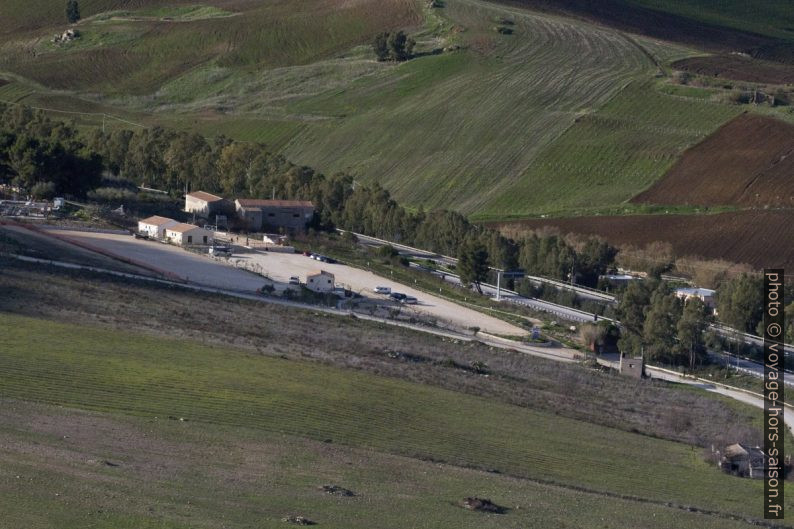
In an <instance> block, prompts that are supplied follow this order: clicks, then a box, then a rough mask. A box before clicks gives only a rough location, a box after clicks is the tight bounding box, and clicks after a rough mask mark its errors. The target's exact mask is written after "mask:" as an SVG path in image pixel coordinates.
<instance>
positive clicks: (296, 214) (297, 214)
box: [292, 213, 301, 218]
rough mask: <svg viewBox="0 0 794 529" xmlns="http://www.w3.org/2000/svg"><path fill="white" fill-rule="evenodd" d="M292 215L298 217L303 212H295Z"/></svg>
mask: <svg viewBox="0 0 794 529" xmlns="http://www.w3.org/2000/svg"><path fill="white" fill-rule="evenodd" d="M292 216H293V217H295V218H298V217H300V216H301V214H300V213H293V214H292Z"/></svg>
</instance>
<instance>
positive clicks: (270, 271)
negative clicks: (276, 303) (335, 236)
mask: <svg viewBox="0 0 794 529" xmlns="http://www.w3.org/2000/svg"><path fill="white" fill-rule="evenodd" d="M232 259H241V260H247V261H249V262H251V263H256V264H258V265H259V266H261V268H262V270H264V271H265V273H267V275H268V276H269V277H271V278H272V279H273V280H275V281H279V282H284V283H286V282H288V281H289V278H290V277H291V276H297V277H299V278H300V280H301V282H302V283H305V282H306V275H307V274H310V273H312V272H316V271H319V270H325V271H326V272H331V273H332V274H334V276H335V278H336V284H337V285H340V286H344V287H345V288H349V289H350V290H352V291H353V292H357V293H359V294H361V295H362V296H366V297H368V298H374V299H381V300H383V301H387V300H389V296H387V295H381V294H376V293H375V292H374V291H373V289H374V288H375V287H376V286H385V287H390V288H391V289H392V291H393V292H402V293H403V294H406V295H408V296H413V297H415V298H416V299H418V300H419V302H418V303H417V304H416V305H408V307H410V308H411V310H416V311H417V312H420V313H423V314H427V315H429V316H432V317H434V318H438V319H443V320H446V321H449V322H451V323H453V324H455V325H458V326H461V327H466V328H468V327H479V328H480V329H482V330H483V331H486V332H490V333H496V334H511V335H518V334H526V333H525V331H524V330H522V329H520V328H518V327H516V326H515V325H511V324H510V323H507V322H505V321H502V320H500V319H498V318H492V317H490V316H487V315H485V314H483V313H481V312H478V311H476V310H473V309H469V308H466V307H463V306H461V305H458V304H457V303H454V302H452V301H447V300H446V299H443V298H439V297H437V296H433V295H430V294H427V293H426V292H423V291H421V290H417V289H414V288H411V287H410V286H407V285H403V284H401V283H397V282H395V281H391V280H389V279H386V278H384V277H381V276H377V275H375V274H373V273H372V272H368V271H366V270H361V269H360V268H354V267H352V266H348V265H344V264H339V263H335V264H329V263H322V262H319V261H315V260H314V259H311V258H309V257H306V256H304V255H302V254H287V253H276V252H251V253H245V254H237V255H236V256H235V257H233V258H232Z"/></svg>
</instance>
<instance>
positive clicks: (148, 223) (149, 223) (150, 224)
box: [138, 215, 179, 239]
mask: <svg viewBox="0 0 794 529" xmlns="http://www.w3.org/2000/svg"><path fill="white" fill-rule="evenodd" d="M177 224H179V222H177V221H175V220H174V219H169V218H168V217H159V216H157V215H155V216H153V217H149V218H146V219H143V220H139V221H138V233H142V234H143V235H147V236H149V237H153V238H155V239H162V238H164V237H165V230H166V228H170V227H171V226H176V225H177Z"/></svg>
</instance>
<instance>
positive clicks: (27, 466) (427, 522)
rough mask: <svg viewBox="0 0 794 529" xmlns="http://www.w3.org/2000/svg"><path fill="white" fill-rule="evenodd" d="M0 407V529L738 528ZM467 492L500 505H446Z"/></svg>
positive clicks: (176, 431) (492, 479)
mask: <svg viewBox="0 0 794 529" xmlns="http://www.w3.org/2000/svg"><path fill="white" fill-rule="evenodd" d="M0 404H2V406H0V464H2V466H3V470H4V471H3V472H2V473H0V510H2V512H3V516H2V519H0V527H2V528H3V529H18V528H19V527H25V528H26V529H50V528H52V529H65V528H83V527H113V528H118V529H125V528H129V529H133V528H134V529H141V528H143V529H151V528H158V529H178V528H179V529H186V528H188V527H190V528H196V527H201V528H203V527H206V528H214V527H226V528H229V529H236V528H257V529H258V528H271V527H272V528H279V527H286V526H287V524H285V523H284V522H282V521H281V519H282V518H283V517H285V516H290V515H292V516H294V515H303V516H307V517H308V518H309V519H311V520H313V521H315V522H317V523H318V524H320V526H321V527H332V528H345V529H348V528H349V529H357V528H362V529H364V528H371V527H373V526H377V527H381V528H395V529H398V528H399V529H402V528H405V527H434V528H447V527H449V528H486V529H489V528H504V527H521V528H538V529H547V528H548V527H577V528H582V529H591V528H592V529H596V528H598V529H617V528H626V527H637V526H638V525H640V524H641V525H642V527H647V528H653V529H668V528H670V527H681V528H685V527H693V528H694V527H697V528H703V529H733V528H739V527H748V525H746V524H744V523H741V522H738V521H733V520H726V519H722V518H717V517H712V516H703V515H700V514H695V513H689V512H685V511H682V510H679V509H671V508H668V507H662V506H656V505H648V504H638V503H636V502H633V501H626V500H620V499H616V498H612V499H609V500H608V501H605V500H604V498H603V497H601V496H599V495H593V494H588V493H585V492H580V491H574V490H570V489H566V488H562V487H554V486H549V485H544V484H540V483H535V482H531V481H528V480H522V479H517V478H512V477H508V476H500V475H497V474H493V473H488V472H481V471H476V470H471V469H464V468H460V467H454V466H451V465H444V464H439V463H434V462H425V461H418V460H415V459H411V458H406V457H399V456H393V455H388V454H383V453H378V452H373V451H370V450H365V449H356V448H349V447H344V446H339V445H337V444H333V443H331V444H329V443H322V442H317V441H310V440H306V439H301V438H297V437H291V436H284V435H278V434H272V433H269V432H265V431H262V430H261V429H249V428H240V427H232V426H220V425H214V424H207V423H195V422H191V421H188V422H180V421H172V420H167V419H165V418H162V417H161V418H158V419H154V418H151V417H149V418H136V417H130V416H121V415H118V414H115V415H111V414H101V413H92V412H82V411H77V410H73V409H64V408H58V407H51V406H45V405H37V404H30V403H25V402H20V401H9V400H0ZM106 461H108V462H110V463H112V464H114V465H117V466H115V467H111V466H109V465H108V464H107V463H105V462H106ZM326 484H335V485H338V486H342V487H345V488H347V489H349V490H352V491H353V492H354V493H355V496H354V497H337V496H332V495H329V494H327V493H325V492H323V491H322V490H319V488H320V487H321V486H322V485H326ZM471 495H477V496H480V497H487V498H491V499H492V501H494V502H496V503H497V504H499V505H503V506H505V507H508V508H509V509H510V510H509V511H508V513H507V514H504V515H489V514H483V513H477V512H471V511H467V510H465V509H462V508H461V507H459V506H458V504H459V502H461V501H462V500H463V498H465V497H467V496H471Z"/></svg>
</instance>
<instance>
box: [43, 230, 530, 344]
mask: <svg viewBox="0 0 794 529" xmlns="http://www.w3.org/2000/svg"><path fill="white" fill-rule="evenodd" d="M58 234H59V235H61V236H65V237H68V238H70V239H73V240H76V241H78V242H81V243H84V244H88V245H92V246H95V247H97V248H101V249H103V250H105V251H108V252H112V253H114V254H116V255H119V256H122V257H125V258H127V259H132V260H135V261H141V262H145V263H148V264H150V265H152V266H154V267H156V268H160V269H162V270H163V271H164V272H167V273H169V274H175V275H177V276H179V277H181V278H182V279H185V280H188V281H191V282H195V283H199V284H202V285H206V286H211V287H216V288H224V289H231V290H244V291H255V290H257V289H259V288H261V287H262V286H263V285H264V284H265V283H266V282H267V281H266V280H265V279H264V278H261V277H259V276H257V275H256V274H254V273H251V272H248V271H246V270H241V269H238V268H235V267H234V266H231V265H232V264H234V263H235V262H239V263H240V264H241V265H242V264H244V263H248V265H247V266H248V268H249V269H252V268H255V269H258V270H261V272H263V273H264V274H266V275H267V276H268V277H270V278H271V279H273V280H274V281H276V282H277V283H281V285H280V287H281V288H283V286H284V284H286V283H287V282H288V281H289V278H290V277H291V276H298V277H299V278H300V280H301V282H305V281H306V274H307V273H311V272H315V271H317V270H319V269H321V268H322V269H323V270H327V271H329V272H331V273H333V274H334V276H335V279H336V284H337V285H344V286H346V287H347V288H350V289H351V290H353V291H355V292H360V293H361V294H362V295H365V296H368V297H373V298H376V299H377V298H380V299H383V300H384V301H386V299H387V298H386V297H385V296H377V295H376V294H374V293H373V292H372V289H373V288H374V287H375V286H378V285H384V286H390V287H392V289H394V290H395V291H399V292H404V293H405V294H407V295H409V296H414V297H416V298H417V299H418V300H419V303H418V304H417V305H413V306H410V309H408V308H406V309H405V310H416V311H418V312H421V313H424V314H427V315H429V316H432V317H434V318H438V319H441V320H445V321H449V322H451V323H453V324H454V325H457V326H459V327H463V328H469V327H479V328H481V329H482V330H483V331H486V332H491V333H496V334H503V335H505V334H507V335H523V334H526V331H525V330H523V329H520V328H518V327H516V326H514V325H511V324H509V323H507V322H504V321H502V320H499V319H497V318H492V317H490V316H487V315H485V314H482V313H480V312H477V311H475V310H472V309H468V308H466V307H462V306H460V305H458V304H456V303H453V302H451V301H446V300H444V299H442V298H438V297H434V296H430V295H428V294H426V293H424V292H421V291H419V290H415V289H412V288H409V287H407V286H404V285H400V284H399V283H395V282H393V281H388V280H386V279H384V278H379V277H378V276H376V275H374V274H372V273H370V272H366V271H364V270H359V269H358V268H353V267H350V266H346V265H342V264H327V263H320V262H318V261H315V260H312V259H309V258H308V257H304V256H303V255H300V254H283V253H276V252H249V253H243V254H236V255H235V256H234V257H232V258H231V260H230V262H228V263H227V262H226V261H214V260H212V259H210V258H209V257H206V256H201V255H196V254H193V253H190V252H187V251H185V250H182V249H181V248H178V247H176V246H169V245H167V244H162V243H159V242H153V241H144V240H139V239H134V238H133V237H130V236H126V235H112V234H107V233H90V232H77V231H65V230H58ZM277 288H279V286H277ZM406 307H407V306H406Z"/></svg>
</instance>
